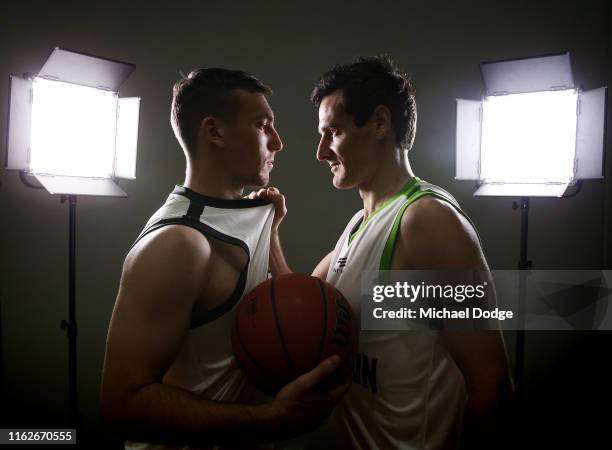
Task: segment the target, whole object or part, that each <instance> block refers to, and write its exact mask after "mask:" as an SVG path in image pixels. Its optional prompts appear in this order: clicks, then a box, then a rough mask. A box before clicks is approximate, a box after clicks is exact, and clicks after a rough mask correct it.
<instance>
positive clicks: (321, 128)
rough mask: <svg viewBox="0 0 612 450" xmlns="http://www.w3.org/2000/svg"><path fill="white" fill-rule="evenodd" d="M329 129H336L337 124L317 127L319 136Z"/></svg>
mask: <svg viewBox="0 0 612 450" xmlns="http://www.w3.org/2000/svg"><path fill="white" fill-rule="evenodd" d="M330 128H338V124H336V123H335V122H330V123H326V124H324V125H322V126H319V130H318V131H319V134H323V132H324V131H327V130H329V129H330Z"/></svg>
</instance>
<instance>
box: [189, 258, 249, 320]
mask: <svg viewBox="0 0 612 450" xmlns="http://www.w3.org/2000/svg"><path fill="white" fill-rule="evenodd" d="M250 261H251V258H250V257H247V262H246V265H245V266H244V269H242V272H240V278H238V283H236V287H235V288H234V292H232V295H230V297H229V298H228V299H227V300H225V301H224V302H223V303H221V304H220V305H219V306H217V307H215V308H213V309H211V310H209V311H206V312H204V313H202V314H198V315H197V316H193V317H192V318H191V328H196V327H199V326H200V325H204V324H205V323H208V322H212V321H213V320H216V319H218V318H219V317H221V316H222V315H223V314H225V313H226V312H228V311H229V310H230V309H232V308H233V307H234V305H236V303H238V301H239V300H240V299H241V298H242V294H243V292H244V287H245V286H246V281H247V274H248V272H249V262H250Z"/></svg>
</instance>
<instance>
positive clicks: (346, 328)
mask: <svg viewBox="0 0 612 450" xmlns="http://www.w3.org/2000/svg"><path fill="white" fill-rule="evenodd" d="M357 331H358V325H357V320H356V317H355V316H354V314H353V312H352V310H351V307H350V305H349V303H348V302H347V300H346V299H345V298H344V296H343V295H342V294H341V293H340V291H338V290H337V289H336V288H335V287H334V286H332V285H331V284H329V283H327V282H325V281H322V280H320V279H319V278H315V277H311V276H309V275H304V274H298V273H292V274H286V275H281V276H279V277H277V278H274V279H269V280H266V281H264V282H263V283H261V284H260V285H259V286H257V287H255V289H253V290H252V291H251V292H250V293H249V294H247V295H246V296H245V297H244V298H243V299H242V301H241V303H240V305H239V306H238V309H237V313H236V320H235V324H234V328H233V330H232V345H233V348H234V354H235V355H236V358H237V360H238V362H239V364H240V366H241V367H242V370H243V371H244V373H245V375H246V377H247V378H248V379H249V381H251V383H253V384H254V385H255V386H256V387H258V388H259V389H261V390H262V391H264V392H266V393H268V394H270V395H275V394H276V393H277V392H278V391H279V390H280V389H281V388H282V387H283V386H284V385H286V384H287V383H289V382H291V381H293V380H294V379H295V378H297V377H298V376H300V375H302V374H304V373H306V372H309V371H310V370H312V369H313V368H315V367H316V366H317V365H318V364H319V363H320V362H321V361H323V360H324V359H326V358H328V357H330V356H332V355H338V356H340V358H341V359H342V361H343V364H342V366H341V369H339V370H338V374H339V375H340V374H342V375H346V373H347V372H348V369H350V367H351V364H352V359H353V352H354V350H355V348H356V343H357ZM337 381H338V382H340V381H343V379H339V380H337Z"/></svg>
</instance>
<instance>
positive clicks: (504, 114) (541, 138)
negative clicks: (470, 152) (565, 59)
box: [480, 89, 578, 183]
mask: <svg viewBox="0 0 612 450" xmlns="http://www.w3.org/2000/svg"><path fill="white" fill-rule="evenodd" d="M577 101H578V94H577V91H576V90H575V89H567V90H561V91H546V92H534V93H525V94H512V95H501V96H492V97H487V98H485V100H484V102H483V117H482V144H481V167H480V169H481V172H480V178H481V179H484V180H485V181H486V182H488V183H495V182H503V183H567V182H569V181H571V180H572V179H573V176H574V158H575V153H576V122H577V121H576V107H577Z"/></svg>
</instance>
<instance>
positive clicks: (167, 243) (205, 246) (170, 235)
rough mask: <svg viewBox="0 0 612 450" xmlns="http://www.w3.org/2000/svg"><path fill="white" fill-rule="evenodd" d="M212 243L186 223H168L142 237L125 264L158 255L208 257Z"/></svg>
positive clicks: (188, 257)
mask: <svg viewBox="0 0 612 450" xmlns="http://www.w3.org/2000/svg"><path fill="white" fill-rule="evenodd" d="M207 255H208V256H209V255H210V245H209V243H208V239H207V238H206V236H204V234H202V233H200V232H199V231H198V230H196V229H194V228H191V227H188V226H184V225H166V226H165V227H161V228H159V229H157V230H155V231H152V232H150V233H148V234H146V235H145V236H144V237H142V238H141V239H140V240H139V241H138V242H137V243H136V245H134V247H132V249H131V250H130V252H129V253H128V255H127V257H126V258H125V265H124V266H129V265H131V264H134V263H137V262H141V261H142V260H143V259H148V258H149V257H158V256H167V257H172V256H181V257H182V259H185V258H187V259H191V258H196V259H200V258H206V256H207Z"/></svg>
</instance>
